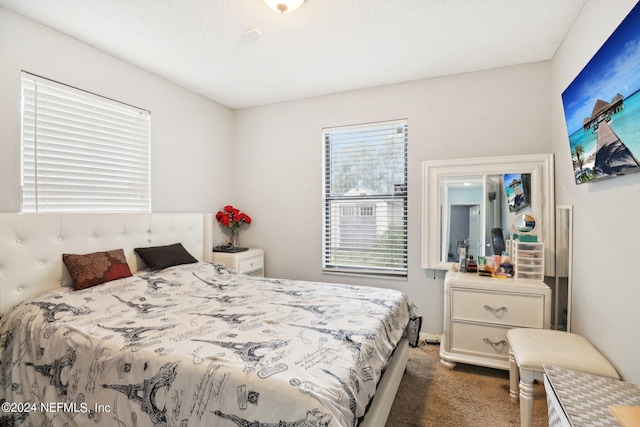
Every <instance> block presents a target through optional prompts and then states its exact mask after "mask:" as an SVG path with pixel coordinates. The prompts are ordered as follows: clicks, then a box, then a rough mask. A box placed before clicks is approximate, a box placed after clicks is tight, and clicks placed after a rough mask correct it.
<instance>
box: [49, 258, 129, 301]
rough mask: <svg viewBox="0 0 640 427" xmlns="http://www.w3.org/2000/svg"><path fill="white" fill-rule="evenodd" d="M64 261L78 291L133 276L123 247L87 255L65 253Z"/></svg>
mask: <svg viewBox="0 0 640 427" xmlns="http://www.w3.org/2000/svg"><path fill="white" fill-rule="evenodd" d="M62 261H63V262H64V265H66V266H67V270H69V274H71V279H72V280H73V289H75V290H76V291H78V290H80V289H87V288H90V287H92V286H95V285H99V284H101V283H105V282H110V281H111V280H116V279H122V278H123V277H130V276H132V274H131V269H130V268H129V264H127V258H126V257H125V256H124V251H123V250H122V249H116V250H113V251H106V252H94V253H91V254H86V255H73V254H63V255H62Z"/></svg>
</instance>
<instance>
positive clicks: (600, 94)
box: [562, 2, 640, 184]
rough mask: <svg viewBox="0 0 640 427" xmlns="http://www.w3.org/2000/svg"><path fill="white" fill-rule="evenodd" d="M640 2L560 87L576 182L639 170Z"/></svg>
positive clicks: (595, 179)
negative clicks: (585, 62) (568, 80)
mask: <svg viewBox="0 0 640 427" xmlns="http://www.w3.org/2000/svg"><path fill="white" fill-rule="evenodd" d="M638 28H640V2H638V3H637V4H636V5H635V6H634V7H633V9H632V10H631V12H629V14H628V15H627V16H626V18H624V20H623V21H622V22H621V23H620V25H618V27H617V28H616V29H615V31H614V32H613V33H612V34H611V35H610V36H609V38H608V39H607V40H606V41H605V42H604V43H603V45H602V46H601V47H600V49H599V50H598V51H597V52H596V53H595V55H593V57H592V58H591V59H590V60H589V62H588V63H587V64H586V65H585V66H584V68H583V69H582V71H580V73H578V75H577V76H576V77H575V78H574V79H573V81H572V82H571V83H570V84H569V86H567V88H566V89H565V90H564V92H562V106H563V108H564V116H565V122H566V126H567V134H568V136H569V148H570V149H571V160H572V162H573V173H574V179H575V182H576V184H582V183H586V182H592V181H598V180H601V179H604V178H610V177H616V176H620V175H627V174H631V173H632V172H640V31H638Z"/></svg>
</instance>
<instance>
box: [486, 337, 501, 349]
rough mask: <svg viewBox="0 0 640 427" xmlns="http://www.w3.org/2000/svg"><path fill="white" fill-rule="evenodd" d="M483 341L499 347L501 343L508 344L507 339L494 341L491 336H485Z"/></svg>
mask: <svg viewBox="0 0 640 427" xmlns="http://www.w3.org/2000/svg"><path fill="white" fill-rule="evenodd" d="M483 341H484V342H486V343H487V344H491V345H492V346H494V347H497V346H499V345H507V342H506V341H505V340H502V341H498V342H493V341H491V340H490V339H489V338H485V339H484V340H483Z"/></svg>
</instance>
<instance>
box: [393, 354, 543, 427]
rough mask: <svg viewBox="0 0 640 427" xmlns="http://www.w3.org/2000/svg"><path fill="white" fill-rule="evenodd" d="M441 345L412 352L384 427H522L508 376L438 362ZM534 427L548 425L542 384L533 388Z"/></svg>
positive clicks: (489, 370) (466, 366) (503, 372)
mask: <svg viewBox="0 0 640 427" xmlns="http://www.w3.org/2000/svg"><path fill="white" fill-rule="evenodd" d="M439 350H440V347H439V346H438V345H433V344H426V345H422V346H420V347H418V348H412V349H410V354H409V363H408V365H407V370H406V372H405V374H404V377H403V378H402V382H401V383H400V388H399V390H398V394H397V395H396V399H395V401H394V402H393V407H392V408H391V413H390V415H389V418H388V420H387V424H386V427H418V426H420V427H423V426H427V427H431V426H437V427H476V426H477V427H507V426H519V425H520V404H519V403H512V402H511V399H510V398H509V372H508V371H502V370H499V369H491V368H483V367H478V366H472V365H465V364H462V363H459V364H457V365H456V367H455V368H454V369H452V370H449V369H447V368H445V367H444V366H443V365H442V364H440V359H439V356H438V352H439ZM533 426H534V427H546V426H548V421H547V403H546V399H545V393H544V385H543V384H535V387H534V405H533Z"/></svg>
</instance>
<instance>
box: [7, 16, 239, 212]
mask: <svg viewBox="0 0 640 427" xmlns="http://www.w3.org/2000/svg"><path fill="white" fill-rule="evenodd" d="M0 64H2V66H1V67H0V100H1V101H2V102H0V120H1V123H0V153H1V155H0V211H4V212H18V211H20V71H21V70H25V71H28V72H31V73H34V74H38V75H41V76H43V77H47V78H50V79H53V80H57V81H60V82H62V83H66V84H69V85H71V86H75V87H78V88H81V89H84V90H87V91H90V92H94V93H97V94H99V95H103V96H106V97H109V98H113V99H116V100H119V101H122V102H125V103H128V104H132V105H135V106H137V107H140V108H144V109H147V110H150V111H151V170H152V180H151V200H152V210H153V211H154V212H215V210H217V209H219V208H220V207H221V206H223V205H224V204H225V203H229V199H230V197H231V195H232V191H231V188H230V186H228V185H224V184H221V183H225V180H227V181H228V179H227V177H228V176H229V175H230V172H231V162H230V159H231V157H232V151H233V144H232V139H233V112H232V111H231V110H229V109H228V108H226V107H223V106H221V105H220V104H217V103H215V102H213V101H211V100H209V99H206V98H204V97H201V96H199V95H196V94H194V93H193V92H189V91H187V90H185V89H183V88H181V87H179V86H176V85H174V84H172V83H169V82H168V81H166V80H163V79H161V78H159V77H157V76H155V75H153V74H150V73H148V72H146V71H143V70H141V69H139V68H136V67H134V66H132V65H130V64H127V63H125V62H123V61H120V60H118V59H116V58H114V57H112V56H110V55H108V54H106V53H104V52H102V51H99V50H97V49H95V48H93V47H91V46H89V45H86V44H84V43H81V42H79V41H77V40H75V39H72V38H70V37H67V36H65V35H62V34H61V33H58V32H56V31H53V30H51V29H50V28H47V27H44V26H42V25H39V24H37V23H35V22H33V21H30V20H27V19H24V18H23V17H21V16H19V15H17V14H14V13H12V12H10V11H8V10H7V9H4V8H2V7H0Z"/></svg>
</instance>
